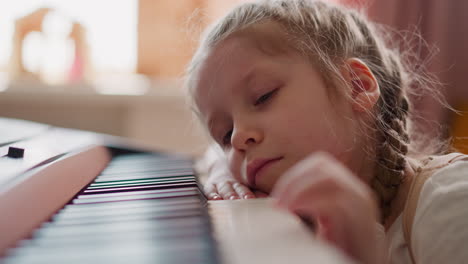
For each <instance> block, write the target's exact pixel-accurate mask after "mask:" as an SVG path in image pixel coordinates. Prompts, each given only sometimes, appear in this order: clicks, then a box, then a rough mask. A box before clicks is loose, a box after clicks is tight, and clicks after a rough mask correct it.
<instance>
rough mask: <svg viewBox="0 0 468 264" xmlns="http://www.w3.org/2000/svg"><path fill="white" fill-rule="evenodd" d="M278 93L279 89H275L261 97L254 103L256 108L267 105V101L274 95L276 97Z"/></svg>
mask: <svg viewBox="0 0 468 264" xmlns="http://www.w3.org/2000/svg"><path fill="white" fill-rule="evenodd" d="M276 91H278V89H274V90H272V91H270V92H268V93H266V94H264V95H262V96H260V97H259V98H258V99H257V100H255V103H254V106H257V105H260V104H263V103H265V102H266V101H268V99H270V98H271V96H272V95H274V94H275V93H276Z"/></svg>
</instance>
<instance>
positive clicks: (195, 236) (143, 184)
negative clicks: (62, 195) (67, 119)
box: [3, 154, 218, 264]
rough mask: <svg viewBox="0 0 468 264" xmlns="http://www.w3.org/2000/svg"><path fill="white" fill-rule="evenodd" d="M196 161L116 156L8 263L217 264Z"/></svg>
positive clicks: (9, 257) (12, 252)
mask: <svg viewBox="0 0 468 264" xmlns="http://www.w3.org/2000/svg"><path fill="white" fill-rule="evenodd" d="M205 204H206V200H205V198H204V197H203V195H202V194H201V193H200V191H199V189H198V185H197V181H196V178H195V176H194V172H193V170H192V164H191V162H190V161H189V160H187V159H183V158H174V157H169V156H162V155H158V154H125V155H119V156H116V157H114V158H113V159H112V160H111V162H110V163H109V165H108V166H107V167H106V168H105V169H104V170H103V171H102V173H101V174H100V175H99V176H97V177H96V178H95V180H94V181H93V182H92V183H90V184H89V185H88V186H86V187H85V188H83V189H82V190H81V191H80V192H79V193H78V194H77V195H76V196H75V197H74V198H73V199H72V200H71V201H70V202H69V203H68V204H66V205H65V206H64V207H63V208H62V209H61V210H59V211H58V212H57V213H56V214H55V215H53V216H52V217H51V218H50V220H49V221H47V222H45V223H43V224H42V225H41V226H40V227H39V228H38V229H36V230H35V231H34V232H33V233H32V235H31V237H30V238H29V239H26V240H22V241H21V242H20V243H19V244H18V245H17V247H16V248H13V249H10V250H9V251H8V252H7V257H6V258H5V259H4V260H3V261H4V263H48V264H50V263H218V253H217V248H216V245H215V243H214V239H213V237H212V227H211V223H210V218H209V215H208V212H207V209H206V206H205Z"/></svg>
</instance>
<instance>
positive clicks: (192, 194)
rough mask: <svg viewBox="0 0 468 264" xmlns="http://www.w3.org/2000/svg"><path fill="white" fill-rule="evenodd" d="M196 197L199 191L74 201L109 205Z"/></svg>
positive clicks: (75, 202) (76, 201)
mask: <svg viewBox="0 0 468 264" xmlns="http://www.w3.org/2000/svg"><path fill="white" fill-rule="evenodd" d="M97 195H99V194H97ZM104 195H105V194H104ZM83 196H84V195H83ZM196 196H199V192H198V191H194V190H188V191H180V192H168V193H148V194H133V195H120V196H116V197H97V198H90V199H75V200H73V203H74V204H90V203H109V202H121V201H133V200H145V199H167V198H174V197H196Z"/></svg>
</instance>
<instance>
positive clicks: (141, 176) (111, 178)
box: [94, 172, 194, 183]
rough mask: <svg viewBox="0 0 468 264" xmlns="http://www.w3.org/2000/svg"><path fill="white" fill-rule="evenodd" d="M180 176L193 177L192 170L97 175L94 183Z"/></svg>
mask: <svg viewBox="0 0 468 264" xmlns="http://www.w3.org/2000/svg"><path fill="white" fill-rule="evenodd" d="M181 176H187V177H189V176H191V177H194V175H193V172H189V173H152V174H148V173H146V172H145V173H139V174H138V173H132V174H129V173H126V174H122V175H117V176H115V175H114V176H108V177H97V178H96V180H95V181H94V182H95V183H102V182H109V181H119V180H144V179H163V178H173V177H181Z"/></svg>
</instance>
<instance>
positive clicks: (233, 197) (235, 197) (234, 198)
mask: <svg viewBox="0 0 468 264" xmlns="http://www.w3.org/2000/svg"><path fill="white" fill-rule="evenodd" d="M236 199H238V197H237V196H234V195H233V196H230V197H229V200H236Z"/></svg>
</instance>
